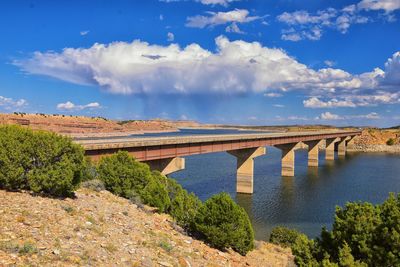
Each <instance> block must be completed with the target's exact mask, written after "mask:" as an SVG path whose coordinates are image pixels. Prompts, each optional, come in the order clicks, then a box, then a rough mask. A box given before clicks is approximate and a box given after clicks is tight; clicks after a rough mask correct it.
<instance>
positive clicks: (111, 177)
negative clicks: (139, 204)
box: [98, 151, 152, 198]
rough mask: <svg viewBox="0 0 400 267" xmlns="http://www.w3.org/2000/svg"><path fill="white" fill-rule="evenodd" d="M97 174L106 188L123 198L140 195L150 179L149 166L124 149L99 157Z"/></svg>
mask: <svg viewBox="0 0 400 267" xmlns="http://www.w3.org/2000/svg"><path fill="white" fill-rule="evenodd" d="M98 176H99V179H100V180H102V181H103V182H104V185H105V187H106V189H107V190H109V191H110V192H112V193H114V194H116V195H118V196H122V197H125V198H131V197H134V196H135V195H139V196H142V193H143V189H144V188H145V186H146V185H147V184H148V183H149V182H150V180H151V179H152V174H151V171H150V168H149V166H148V165H146V164H144V163H140V162H137V161H136V160H135V159H134V158H133V157H131V156H130V155H129V154H128V152H126V151H119V152H118V153H116V154H114V155H112V156H109V157H103V158H101V159H100V162H99V165H98Z"/></svg>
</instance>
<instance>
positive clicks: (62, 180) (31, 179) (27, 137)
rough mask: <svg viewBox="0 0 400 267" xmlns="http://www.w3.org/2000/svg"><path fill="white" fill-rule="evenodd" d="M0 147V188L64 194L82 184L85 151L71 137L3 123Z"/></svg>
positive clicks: (0, 131) (67, 194) (58, 195)
mask: <svg viewBox="0 0 400 267" xmlns="http://www.w3.org/2000/svg"><path fill="white" fill-rule="evenodd" d="M0 147H1V149H0V188H3V189H8V190H21V189H22V190H31V191H33V192H36V193H45V194H50V195H53V196H56V197H64V196H69V195H71V194H72V193H73V191H74V190H75V189H76V188H77V187H78V186H79V183H80V181H81V179H82V175H83V170H84V152H83V149H82V148H81V147H80V146H79V145H76V144H74V143H72V141H71V140H70V139H69V138H66V137H63V136H60V135H57V134H54V133H50V132H44V131H37V132H34V131H32V130H30V129H27V128H22V127H18V126H1V127H0Z"/></svg>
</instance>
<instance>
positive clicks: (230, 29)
mask: <svg viewBox="0 0 400 267" xmlns="http://www.w3.org/2000/svg"><path fill="white" fill-rule="evenodd" d="M225 31H226V32H234V33H239V34H245V32H243V31H242V30H241V29H240V28H239V26H238V25H237V24H236V23H232V24H231V25H229V26H227V27H226V28H225Z"/></svg>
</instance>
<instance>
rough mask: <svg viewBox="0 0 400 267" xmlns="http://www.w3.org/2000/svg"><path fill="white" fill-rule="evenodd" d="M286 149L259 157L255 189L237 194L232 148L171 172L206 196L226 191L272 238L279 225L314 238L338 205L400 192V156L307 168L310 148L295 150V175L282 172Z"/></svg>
mask: <svg viewBox="0 0 400 267" xmlns="http://www.w3.org/2000/svg"><path fill="white" fill-rule="evenodd" d="M280 156H281V152H280V150H278V149H275V148H270V147H268V154H267V155H265V156H261V157H258V158H256V159H255V164H254V166H255V169H254V194H253V195H245V194H236V174H235V171H236V160H235V158H234V157H232V156H230V155H229V154H228V153H213V154H205V155H195V156H190V157H187V158H186V169H185V170H183V171H181V172H179V173H175V174H172V175H171V176H172V177H174V178H176V179H177V180H178V181H179V182H180V183H181V184H182V185H183V186H184V187H185V188H186V189H187V190H189V191H193V192H195V193H196V194H197V195H198V196H199V197H200V198H201V199H202V200H205V199H207V198H209V197H210V196H212V195H213V194H216V193H219V192H222V191H225V192H228V193H229V194H230V195H231V196H232V197H234V198H235V200H236V201H237V203H238V204H239V205H241V206H242V207H244V208H245V210H246V211H247V213H248V214H249V217H250V219H251V221H252V224H253V226H254V230H255V233H256V238H257V239H264V240H266V239H268V236H269V233H270V231H271V229H272V228H273V227H275V226H277V225H284V226H287V227H293V228H296V229H298V230H300V231H302V232H304V233H306V234H308V235H309V236H310V237H314V236H316V235H318V234H319V233H320V231H321V227H322V226H323V225H326V226H328V227H329V226H330V225H331V224H332V221H333V215H334V210H335V206H336V205H341V206H342V205H344V204H345V203H346V202H348V201H359V200H360V201H369V202H372V203H379V202H382V201H383V200H384V199H385V198H387V196H388V193H389V192H400V175H398V174H399V173H400V156H398V155H387V154H350V153H348V154H347V155H346V157H345V158H342V159H337V160H335V161H325V159H324V156H325V155H324V153H323V152H322V153H320V160H319V162H320V166H319V167H318V168H308V167H307V151H306V150H299V151H296V163H295V177H281V169H280Z"/></svg>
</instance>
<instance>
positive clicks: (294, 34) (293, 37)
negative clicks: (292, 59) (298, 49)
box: [281, 26, 322, 42]
mask: <svg viewBox="0 0 400 267" xmlns="http://www.w3.org/2000/svg"><path fill="white" fill-rule="evenodd" d="M321 36H322V31H321V29H320V28H319V27H317V26H316V27H312V28H309V29H307V30H300V31H297V30H295V29H294V28H290V29H284V30H282V35H281V39H282V40H285V41H292V42H297V41H301V40H304V39H308V40H312V41H316V40H319V39H321Z"/></svg>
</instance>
